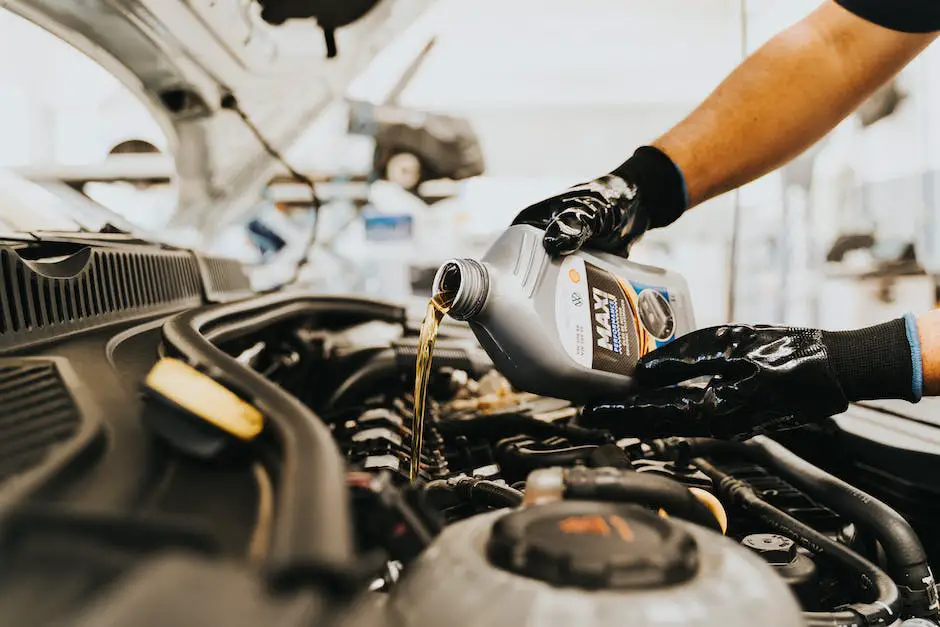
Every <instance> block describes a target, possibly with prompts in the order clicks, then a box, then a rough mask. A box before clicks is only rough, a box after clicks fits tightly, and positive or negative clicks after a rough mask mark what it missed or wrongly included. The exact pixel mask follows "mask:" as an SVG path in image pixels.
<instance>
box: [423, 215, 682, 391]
mask: <svg viewBox="0 0 940 627" xmlns="http://www.w3.org/2000/svg"><path fill="white" fill-rule="evenodd" d="M542 235H543V231H542V230H540V229H538V228H537V227H534V226H530V225H514V226H511V227H509V229H507V230H506V231H505V232H504V233H503V234H502V235H501V236H500V237H499V239H497V240H496V242H495V243H494V244H493V245H492V247H491V248H490V249H489V251H487V253H486V254H485V255H484V256H483V258H482V259H480V260H479V261H477V260H474V259H453V260H451V261H448V262H447V263H445V264H444V265H443V266H441V268H440V269H439V270H438V272H437V275H436V277H435V279H434V284H433V293H434V295H435V296H436V297H438V298H439V299H441V300H443V301H446V302H447V303H448V304H449V309H448V311H447V315H450V316H452V317H453V318H455V319H457V320H464V321H466V322H468V323H469V325H470V327H471V329H473V332H474V334H475V335H476V337H477V339H478V340H479V342H480V344H481V345H482V346H483V348H484V349H485V350H486V352H487V353H488V354H489V356H490V358H491V359H492V360H493V363H494V364H495V365H496V367H497V369H499V371H500V372H501V373H502V374H503V375H504V376H505V377H506V378H507V379H508V380H509V381H510V382H511V383H512V384H513V385H514V386H515V387H516V388H518V389H520V390H524V391H528V392H533V393H536V394H541V395H545V396H552V397H557V398H564V399H567V400H571V401H574V402H588V401H591V400H598V399H603V398H607V399H610V398H616V397H617V396H621V395H623V394H624V393H627V392H629V391H630V390H631V388H632V387H633V378H632V374H633V372H634V368H635V366H636V362H637V360H638V359H639V358H640V357H641V356H643V355H645V354H646V353H648V352H650V351H651V350H653V349H655V348H657V347H659V346H662V345H664V344H666V343H668V342H669V341H671V340H672V339H674V338H676V337H677V336H679V335H682V334H684V333H687V332H689V331H691V330H692V329H693V326H694V319H693V314H692V303H691V300H690V296H689V290H688V286H687V284H686V282H685V280H684V279H683V278H682V277H681V276H679V275H678V274H676V273H674V272H668V271H666V270H662V269H659V268H654V267H651V266H645V265H641V264H638V263H633V262H631V261H628V260H626V259H623V258H621V257H617V256H615V255H610V254H607V253H601V252H595V251H590V250H581V251H578V252H576V253H574V254H572V255H569V256H566V257H560V258H552V257H550V256H549V255H548V253H546V252H545V249H544V248H543V247H542Z"/></svg>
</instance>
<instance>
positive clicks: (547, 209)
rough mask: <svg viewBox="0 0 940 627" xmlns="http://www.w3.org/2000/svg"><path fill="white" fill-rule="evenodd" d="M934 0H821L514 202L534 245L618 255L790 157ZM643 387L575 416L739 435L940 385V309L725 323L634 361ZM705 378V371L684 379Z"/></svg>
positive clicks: (900, 46) (898, 61)
mask: <svg viewBox="0 0 940 627" xmlns="http://www.w3.org/2000/svg"><path fill="white" fill-rule="evenodd" d="M938 30H940V0H827V1H826V2H824V3H823V4H822V5H821V6H820V7H819V8H818V9H816V10H815V11H814V12H813V13H812V14H810V15H809V16H807V17H806V18H805V19H803V20H802V21H800V22H798V23H797V24H795V25H793V26H791V27H790V28H788V29H787V30H785V31H783V32H782V33H780V34H778V35H777V36H776V37H774V38H773V39H771V40H770V41H769V42H768V43H767V44H765V45H764V46H763V47H761V48H760V49H759V50H757V51H756V52H755V53H754V54H752V55H751V56H750V57H749V58H748V59H746V60H745V61H744V62H743V63H742V64H741V65H740V66H739V67H738V68H736V69H735V70H734V71H733V72H732V73H731V74H730V75H729V76H728V77H727V78H726V79H725V80H724V81H723V82H722V83H721V84H720V85H719V86H718V88H717V89H716V90H715V91H714V92H713V93H712V94H711V95H709V96H708V98H707V99H706V100H705V101H704V102H703V103H702V104H701V105H700V106H699V107H698V108H696V109H695V110H694V111H693V112H692V113H691V114H690V115H689V116H688V117H687V118H686V119H684V120H683V121H682V122H680V123H679V124H678V125H677V126H675V127H674V128H672V129H671V130H669V131H668V132H666V133H665V134H664V135H662V136H661V137H660V138H659V139H657V140H656V141H654V142H653V143H652V144H651V145H649V146H642V147H640V148H639V149H637V150H636V152H635V153H634V154H633V156H632V157H630V158H629V159H628V160H627V161H626V162H624V163H623V164H622V165H620V166H619V167H617V168H616V169H614V170H613V171H612V172H610V173H608V174H605V175H603V176H601V177H599V178H597V179H594V180H592V181H589V182H587V183H582V184H580V185H577V186H575V187H572V188H571V189H569V190H567V191H566V192H564V193H562V194H560V195H558V196H555V197H552V198H549V199H547V200H544V201H542V202H539V203H537V204H535V205H532V206H530V207H528V208H526V209H524V210H523V211H522V212H521V213H520V214H519V215H518V216H517V217H516V219H515V221H514V223H517V224H518V223H524V224H534V225H536V226H539V227H540V228H543V229H545V236H544V240H543V243H544V246H545V248H546V249H547V250H548V251H549V252H550V253H552V254H554V255H565V254H570V253H572V252H574V251H576V250H577V249H578V248H580V247H581V246H589V247H591V248H595V249H599V250H603V251H607V252H611V253H615V254H619V255H623V256H626V255H628V254H629V250H630V247H631V245H632V244H633V243H634V242H636V241H637V239H639V238H640V237H641V236H642V235H643V234H644V233H645V232H646V231H647V230H648V229H652V228H662V227H665V226H668V225H669V224H671V223H672V222H674V221H675V220H677V219H678V218H679V217H680V216H681V215H682V214H683V213H684V212H685V211H687V210H688V209H690V208H691V207H694V206H696V205H698V204H700V203H702V202H703V201H705V200H708V199H709V198H712V197H714V196H717V195H719V194H722V193H724V192H727V191H729V190H732V189H735V188H737V187H739V186H741V185H743V184H745V183H748V182H750V181H752V180H754V179H756V178H758V177H760V176H762V175H764V174H766V173H768V172H770V171H771V170H774V169H775V168H777V167H779V166H781V165H783V164H785V163H787V162H788V161H789V160H791V159H793V158H794V157H796V156H798V155H799V154H800V153H802V152H803V151H804V150H805V149H806V148H808V147H809V146H811V145H812V144H813V143H815V142H816V141H817V140H819V139H821V138H822V137H823V136H824V135H825V134H826V133H827V132H829V131H830V130H831V129H832V128H834V127H835V126H836V125H837V124H838V123H839V122H841V121H842V120H843V119H844V118H845V117H847V116H848V115H849V114H850V113H851V112H852V111H853V110H855V109H856V108H857V107H858V106H859V105H860V104H861V103H862V102H863V101H865V100H866V99H867V98H868V97H869V96H870V95H871V94H872V93H873V92H874V91H875V90H876V89H877V88H878V87H879V86H880V85H882V84H884V83H885V82H886V81H888V80H889V79H890V78H892V77H893V76H894V75H895V74H897V73H898V72H899V71H900V70H901V69H903V68H904V67H905V66H906V65H907V64H908V63H909V62H910V61H911V60H912V59H913V58H914V57H916V56H917V55H918V54H920V53H921V52H922V51H923V50H924V49H925V48H926V47H927V46H928V45H929V44H930V43H931V42H933V41H934V39H936V37H937V34H938V32H937V31H938ZM636 377H637V380H638V381H639V383H640V384H641V386H642V388H641V391H640V392H639V393H638V394H637V395H635V396H634V397H632V398H629V399H615V402H610V403H602V404H598V405H596V406H593V407H587V408H586V409H585V416H584V417H585V421H586V422H592V421H593V422H595V423H605V425H606V426H608V427H610V426H613V425H614V424H615V423H617V422H620V423H622V424H624V426H625V427H628V428H629V429H630V430H631V431H632V432H634V433H636V432H639V431H644V430H645V431H648V432H649V433H650V434H654V433H656V434H671V433H676V434H683V435H715V436H721V437H744V436H747V435H750V434H753V433H755V432H758V431H762V430H767V429H783V428H788V427H793V426H798V425H800V424H804V423H807V422H812V421H816V420H820V419H823V418H825V417H828V416H831V415H834V414H837V413H840V412H842V411H844V410H845V409H846V408H847V406H848V403H849V402H852V401H859V400H865V399H905V400H908V401H910V402H917V401H919V400H920V398H921V397H922V396H924V395H940V311H934V312H930V313H926V314H923V315H921V316H920V317H915V316H914V315H912V314H908V315H906V316H904V317H903V318H900V319H897V320H894V321H890V322H886V323H884V324H880V325H877V326H874V327H869V328H865V329H859V330H856V331H843V332H827V331H822V330H819V329H803V328H790V327H783V326H770V325H761V326H749V325H726V326H719V327H712V328H708V329H702V330H698V331H695V332H693V333H690V334H688V335H685V336H683V337H680V338H678V339H677V340H675V341H673V342H672V343H670V344H668V345H666V346H664V347H662V348H660V349H658V350H655V351H653V352H651V353H649V354H648V355H646V356H645V357H643V358H642V359H641V360H640V363H639V365H638V367H637V371H636ZM702 377H708V378H709V379H708V380H709V382H708V383H707V384H706V385H705V386H702V385H692V384H689V383H690V382H691V381H692V380H695V379H700V378H702Z"/></svg>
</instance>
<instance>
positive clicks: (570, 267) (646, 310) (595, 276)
mask: <svg viewBox="0 0 940 627" xmlns="http://www.w3.org/2000/svg"><path fill="white" fill-rule="evenodd" d="M555 294H556V301H555V313H556V316H555V319H556V320H557V324H558V334H559V337H560V338H561V343H562V346H564V348H565V351H566V352H567V353H568V355H570V356H571V358H572V359H573V360H574V361H575V362H576V363H577V364H579V365H581V366H584V367H585V368H593V369H595V370H603V371H605V372H611V373H614V374H621V375H629V374H631V373H632V372H633V368H634V366H635V364H636V362H637V360H638V359H639V358H640V357H642V356H643V355H645V354H646V353H648V352H650V351H651V350H653V349H654V348H657V347H659V346H662V345H663V344H666V343H667V342H668V341H669V340H671V339H672V338H673V336H674V335H675V331H676V317H675V313H674V311H673V309H672V304H671V299H670V297H669V291H668V290H666V289H665V288H663V287H658V286H653V285H646V284H643V283H639V282H636V281H629V280H626V279H623V278H621V277H618V276H616V275H614V274H611V273H610V272H608V271H606V270H603V269H601V268H598V267H597V266H595V265H592V264H590V263H588V262H586V261H584V260H583V259H581V258H579V257H577V256H572V257H567V258H566V259H565V260H564V261H563V262H562V265H561V272H560V273H559V275H558V286H557V289H556V291H555Z"/></svg>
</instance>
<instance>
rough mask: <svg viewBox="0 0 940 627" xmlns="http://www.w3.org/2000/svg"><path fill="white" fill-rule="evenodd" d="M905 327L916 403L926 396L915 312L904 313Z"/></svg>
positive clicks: (912, 387)
mask: <svg viewBox="0 0 940 627" xmlns="http://www.w3.org/2000/svg"><path fill="white" fill-rule="evenodd" d="M904 327H905V329H906V330H907V343H908V344H909V345H910V347H911V373H912V376H911V393H912V394H913V396H914V402H915V403H916V402H917V401H919V400H920V399H921V398H923V396H924V362H923V355H922V354H921V350H920V334H919V333H918V332H917V318H916V317H915V316H914V314H912V313H906V314H904Z"/></svg>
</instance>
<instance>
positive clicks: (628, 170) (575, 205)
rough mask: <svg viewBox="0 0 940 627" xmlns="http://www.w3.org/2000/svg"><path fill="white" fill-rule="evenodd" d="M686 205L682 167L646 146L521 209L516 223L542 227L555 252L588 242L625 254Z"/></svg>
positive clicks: (565, 252) (547, 246)
mask: <svg viewBox="0 0 940 627" xmlns="http://www.w3.org/2000/svg"><path fill="white" fill-rule="evenodd" d="M687 207H688V198H687V197H686V189H685V181H684V180H683V178H682V173H681V172H680V171H679V168H678V167H676V165H675V164H674V163H673V162H672V160H671V159H670V158H669V157H668V156H666V154H665V153H663V152H661V151H660V150H659V149H657V148H653V147H651V146H643V147H642V148H639V149H638V150H637V151H636V152H635V153H634V155H633V156H632V157H630V158H629V159H628V160H627V161H626V162H625V163H624V164H623V165H621V166H620V167H619V168H617V169H616V170H614V171H613V172H611V173H610V174H607V175H604V176H602V177H600V178H597V179H594V180H593V181H589V182H587V183H582V184H580V185H576V186H574V187H572V188H571V189H569V190H567V191H565V192H563V193H562V194H559V195H558V196H554V197H552V198H548V199H546V200H543V201H541V202H538V203H536V204H534V205H532V206H530V207H527V208H526V209H523V210H522V211H521V212H520V213H519V215H518V216H516V219H515V220H513V224H531V225H534V226H537V227H539V228H540V229H544V230H545V237H544V239H543V243H544V245H545V249H546V250H547V251H548V252H549V253H550V254H552V255H568V254H570V253H573V252H574V251H576V250H578V249H579V248H581V246H583V245H588V246H589V247H591V248H595V249H597V250H602V251H605V252H610V253H615V254H618V255H623V256H626V255H627V254H628V253H629V251H630V246H632V245H633V243H634V242H636V240H638V239H639V238H640V236H642V235H643V233H645V232H646V231H647V229H651V228H657V227H661V226H666V225H667V224H671V223H672V222H674V221H675V220H676V219H678V217H679V216H680V215H682V212H683V211H685V209H686V208H687Z"/></svg>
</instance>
